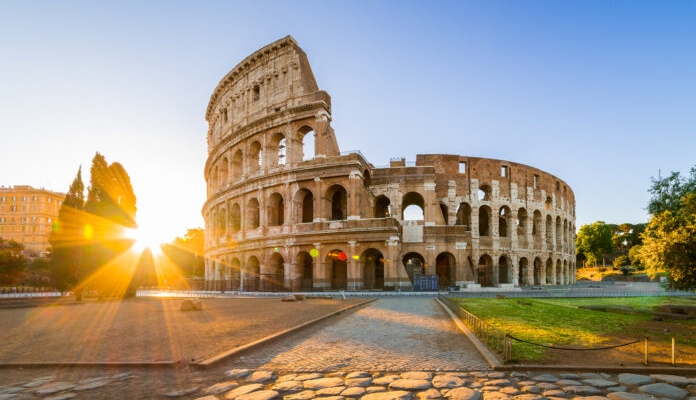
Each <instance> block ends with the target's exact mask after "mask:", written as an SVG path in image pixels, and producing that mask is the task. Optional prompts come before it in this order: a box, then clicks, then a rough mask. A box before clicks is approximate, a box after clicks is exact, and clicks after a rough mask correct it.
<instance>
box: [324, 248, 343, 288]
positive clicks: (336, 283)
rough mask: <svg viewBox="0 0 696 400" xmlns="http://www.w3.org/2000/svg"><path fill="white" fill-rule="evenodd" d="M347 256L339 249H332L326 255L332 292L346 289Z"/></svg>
mask: <svg viewBox="0 0 696 400" xmlns="http://www.w3.org/2000/svg"><path fill="white" fill-rule="evenodd" d="M347 260H348V255H347V254H346V253H345V252H344V251H343V250H340V249H333V250H331V251H330V252H329V253H328V254H327V255H326V266H327V267H328V272H329V276H330V281H331V289H332V290H346V289H347V288H348V262H347Z"/></svg>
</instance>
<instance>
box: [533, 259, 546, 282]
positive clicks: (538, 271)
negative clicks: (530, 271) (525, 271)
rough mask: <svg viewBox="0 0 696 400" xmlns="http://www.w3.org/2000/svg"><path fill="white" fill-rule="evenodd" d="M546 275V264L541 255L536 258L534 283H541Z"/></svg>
mask: <svg viewBox="0 0 696 400" xmlns="http://www.w3.org/2000/svg"><path fill="white" fill-rule="evenodd" d="M543 277H544V265H543V263H542V262H541V260H540V259H539V257H536V258H534V284H535V285H541V284H542V282H543V280H542V279H543Z"/></svg>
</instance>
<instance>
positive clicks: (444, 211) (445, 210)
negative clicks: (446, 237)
mask: <svg viewBox="0 0 696 400" xmlns="http://www.w3.org/2000/svg"><path fill="white" fill-rule="evenodd" d="M440 212H441V213H442V220H443V221H445V225H449V208H448V207H447V204H445V203H443V202H440Z"/></svg>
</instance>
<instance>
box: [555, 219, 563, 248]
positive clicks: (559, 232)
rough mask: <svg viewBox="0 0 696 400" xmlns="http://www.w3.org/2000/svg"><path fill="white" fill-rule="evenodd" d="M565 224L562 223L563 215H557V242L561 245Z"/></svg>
mask: <svg viewBox="0 0 696 400" xmlns="http://www.w3.org/2000/svg"><path fill="white" fill-rule="evenodd" d="M562 229H563V225H561V217H556V244H557V245H558V246H559V248H560V246H561V244H562V243H563V230H562Z"/></svg>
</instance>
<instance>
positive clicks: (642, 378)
mask: <svg viewBox="0 0 696 400" xmlns="http://www.w3.org/2000/svg"><path fill="white" fill-rule="evenodd" d="M618 378H619V382H620V383H623V384H626V385H647V384H648V383H653V382H655V380H654V379H653V378H651V377H650V376H648V375H639V374H630V373H622V374H619V377H618Z"/></svg>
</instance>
